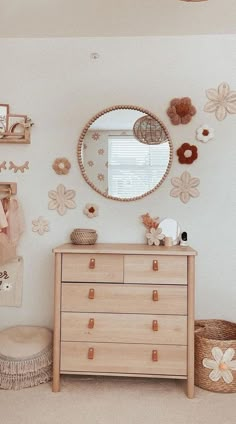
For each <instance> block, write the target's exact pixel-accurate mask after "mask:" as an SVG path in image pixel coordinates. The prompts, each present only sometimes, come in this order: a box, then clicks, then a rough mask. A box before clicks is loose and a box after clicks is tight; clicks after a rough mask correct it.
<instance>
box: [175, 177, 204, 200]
mask: <svg viewBox="0 0 236 424" xmlns="http://www.w3.org/2000/svg"><path fill="white" fill-rule="evenodd" d="M171 183H172V185H173V186H174V188H172V190H171V192H170V195H171V196H172V197H179V198H180V200H181V202H183V203H187V202H188V201H189V200H190V198H191V197H198V196H199V194H200V193H199V190H198V189H197V188H196V187H197V186H198V185H199V184H200V179H199V178H197V177H191V175H190V173H189V172H187V171H185V172H183V173H182V175H181V176H180V177H174V178H172V179H171Z"/></svg>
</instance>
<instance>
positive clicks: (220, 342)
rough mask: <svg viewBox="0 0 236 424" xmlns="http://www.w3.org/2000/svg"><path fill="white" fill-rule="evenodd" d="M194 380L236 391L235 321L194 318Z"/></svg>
mask: <svg viewBox="0 0 236 424" xmlns="http://www.w3.org/2000/svg"><path fill="white" fill-rule="evenodd" d="M195 384H196V386H199V387H201V388H202V389H206V390H210V391H212V392H223V393H233V392H236V323H233V322H229V321H224V320H217V319H209V320H198V321H195Z"/></svg>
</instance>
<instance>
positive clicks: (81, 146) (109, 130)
mask: <svg viewBox="0 0 236 424" xmlns="http://www.w3.org/2000/svg"><path fill="white" fill-rule="evenodd" d="M172 156H173V146H172V142H171V138H170V135H169V132H168V130H167V128H166V127H165V125H164V124H163V123H162V122H161V121H160V119H159V118H157V117H156V116H155V115H154V114H153V113H151V112H149V111H148V110H146V109H143V108H141V107H138V106H131V105H128V106H125V105H118V106H113V107H110V108H108V109H104V110H102V111H101V112H99V113H97V114H96V115H95V116H93V117H92V118H91V119H90V121H89V122H88V123H87V124H86V125H85V127H84V129H83V130H82V133H81V135H80V139H79V142H78V147H77V157H78V162H79V166H80V170H81V173H82V175H83V177H84V179H85V181H86V182H87V183H88V184H89V185H90V186H91V187H92V188H93V189H94V190H95V191H97V192H98V193H99V194H101V195H102V196H104V197H106V198H108V199H113V200H119V201H130V200H137V199H141V198H142V197H144V196H147V195H148V194H150V193H152V192H153V191H154V190H156V189H157V188H158V187H159V186H160V185H161V184H162V183H163V181H164V180H165V178H166V176H167V174H168V172H169V170H170V167H171V163H172Z"/></svg>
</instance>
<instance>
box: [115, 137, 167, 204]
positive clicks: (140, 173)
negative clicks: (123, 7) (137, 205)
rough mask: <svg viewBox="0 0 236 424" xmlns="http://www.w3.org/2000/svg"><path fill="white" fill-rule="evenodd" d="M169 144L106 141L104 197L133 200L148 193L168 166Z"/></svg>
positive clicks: (123, 139)
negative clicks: (106, 193)
mask: <svg viewBox="0 0 236 424" xmlns="http://www.w3.org/2000/svg"><path fill="white" fill-rule="evenodd" d="M169 153H170V149H169V143H168V142H166V143H162V144H158V145H147V144H144V143H140V142H139V141H138V140H137V139H136V138H134V137H132V136H109V137H108V194H109V195H111V196H115V197H123V198H129V197H135V196H140V195H142V194H144V193H146V192H147V191H150V190H152V189H153V188H154V187H155V186H156V185H157V184H158V183H159V182H160V180H161V179H162V177H163V175H164V174H165V172H166V169H167V166H168V162H169Z"/></svg>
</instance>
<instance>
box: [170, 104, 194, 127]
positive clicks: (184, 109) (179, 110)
mask: <svg viewBox="0 0 236 424" xmlns="http://www.w3.org/2000/svg"><path fill="white" fill-rule="evenodd" d="M195 114H196V108H195V107H194V106H193V105H192V101H191V99H190V98H189V97H182V98H180V99H173V100H171V102H170V106H169V108H168V109H167V115H168V116H169V118H170V120H171V123H172V124H173V125H179V124H188V123H189V122H190V121H191V119H192V117H193V116H194V115H195Z"/></svg>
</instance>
